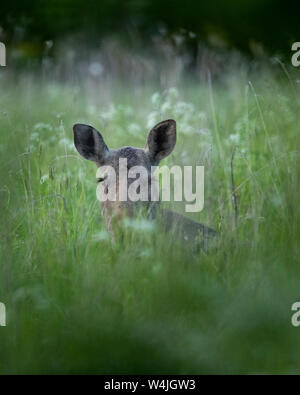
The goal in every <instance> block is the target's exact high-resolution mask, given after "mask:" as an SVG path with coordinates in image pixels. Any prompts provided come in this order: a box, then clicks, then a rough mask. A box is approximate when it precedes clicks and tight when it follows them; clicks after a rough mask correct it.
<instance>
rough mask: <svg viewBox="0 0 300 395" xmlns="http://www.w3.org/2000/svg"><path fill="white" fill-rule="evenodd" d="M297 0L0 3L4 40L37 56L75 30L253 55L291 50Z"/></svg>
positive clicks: (299, 35) (299, 30) (90, 36)
mask: <svg viewBox="0 0 300 395" xmlns="http://www.w3.org/2000/svg"><path fill="white" fill-rule="evenodd" d="M299 16H300V4H299V1H296V0H290V1H288V2H287V1H286V0H243V1H241V0H211V1H206V2H203V1H194V0H185V1H183V0H164V1H162V0H129V1H119V0H102V1H95V0H48V1H47V2H46V1H41V0H24V1H17V0H11V1H4V2H2V4H1V15H0V40H2V41H4V42H5V43H6V44H7V45H9V44H11V45H15V46H18V45H19V46H22V48H23V50H24V51H25V52H27V55H30V56H39V55H41V54H42V52H43V49H44V43H45V42H47V41H49V40H51V41H53V42H54V43H55V41H56V40H58V39H63V38H64V37H66V36H68V35H70V34H72V33H74V32H76V33H77V34H79V33H80V34H81V35H82V37H84V39H85V40H87V41H89V42H90V44H93V42H95V41H94V40H96V39H98V38H99V37H102V38H103V37H105V36H106V35H110V36H112V35H115V36H117V37H118V38H119V39H120V40H122V41H124V42H126V43H127V44H128V45H134V46H144V45H145V44H146V45H151V42H152V39H153V35H154V34H156V33H157V32H160V33H163V34H167V35H172V34H174V33H177V32H180V33H181V34H183V35H186V38H187V43H188V44H187V46H188V47H189V48H190V52H191V53H193V52H197V43H198V42H199V41H201V42H202V43H205V44H207V45H209V46H212V47H222V48H226V49H228V48H229V49H230V48H236V49H238V50H240V51H241V52H243V53H245V54H248V55H249V56H253V55H254V56H256V55H260V54H267V55H274V54H276V55H282V56H284V55H287V54H289V53H290V48H291V44H292V43H293V42H294V41H297V40H299V39H300V24H299Z"/></svg>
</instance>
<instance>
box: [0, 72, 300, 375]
mask: <svg viewBox="0 0 300 395" xmlns="http://www.w3.org/2000/svg"><path fill="white" fill-rule="evenodd" d="M1 72H2V70H1ZM6 73H8V72H6V71H5V72H4V71H3V72H2V75H1V78H0V89H1V95H0V153H1V165H0V174H1V175H0V177H1V184H0V205H1V231H0V235H1V245H0V248H1V249H0V301H1V302H3V303H5V305H6V309H7V326H6V327H1V328H0V373H2V374H3V373H17V374H19V373H46V374H50V373H92V374H93V373H95V374H96V373H97V374H99V373H100V374H101V373H103V374H104V373H106V374H108V373H111V374H117V373H120V374H121V373H124V374H126V373H128V374H129V373H130V374H138V373H140V374H142V373H144V374H150V373H152V374H155V373H156V374H158V373H160V374H167V373H173V374H189V373H190V374H191V373H194V374H201V373H209V374H211V373H225V374H226V373H299V369H300V354H299V348H300V328H295V327H293V326H292V325H291V316H292V312H291V305H292V304H293V303H294V302H297V301H300V276H299V275H300V270H299V269H300V266H299V264H300V261H299V256H300V229H299V224H300V205H299V202H300V190H299V180H300V163H299V161H300V145H299V143H300V122H299V120H300V117H299V114H300V111H299V97H300V96H299V95H300V90H299V85H298V82H297V74H296V71H292V72H291V73H289V72H288V75H286V73H285V72H284V70H280V67H278V65H274V64H269V65H267V66H263V67H261V69H259V70H256V71H255V72H252V73H248V71H247V70H246V69H245V67H240V68H236V69H235V70H234V71H233V70H231V71H226V72H225V73H224V74H223V75H222V76H221V77H219V78H216V79H214V78H211V79H210V78H207V79H205V80H200V79H199V80H198V81H191V80H190V79H185V78H182V79H179V80H178V81H177V82H176V84H175V85H173V86H167V84H166V86H163V84H159V83H157V82H153V83H149V84H146V83H140V84H130V83H128V84H126V83H124V81H123V82H122V83H118V81H110V80H107V81H103V82H101V81H85V80H84V79H82V80H78V81H77V80H74V81H73V82H72V83H71V82H62V81H60V80H58V79H51V78H47V76H46V75H44V76H35V75H34V74H33V73H31V74H30V75H26V74H24V75H20V76H19V78H12V76H11V75H9V74H6ZM167 118H173V119H175V120H176V121H177V136H178V138H177V145H176V148H175V150H174V151H173V153H172V154H171V155H170V156H169V157H168V158H167V159H165V160H164V161H163V162H162V163H161V164H168V165H172V164H178V165H197V164H198V165H204V166H205V206H204V210H203V211H202V212H200V213H194V214H193V213H188V214H185V215H187V216H189V217H190V218H193V219H195V220H198V221H200V222H202V223H204V224H206V225H209V226H211V227H213V228H214V229H216V230H218V231H219V233H220V238H219V241H218V245H217V247H216V248H214V249H212V250H210V251H209V252H204V251H202V252H201V251H199V252H197V253H195V252H193V251H191V250H190V248H189V247H188V246H185V245H184V244H182V245H180V244H179V243H178V242H177V241H176V242H175V241H174V240H172V238H171V237H169V235H168V234H167V233H163V232H161V231H158V230H157V228H156V225H155V223H152V222H148V221H147V220H146V219H139V218H137V219H135V220H133V221H129V222H128V221H127V222H125V223H124V224H123V225H121V226H123V229H122V237H120V238H118V239H117V242H116V243H112V241H111V239H110V237H109V235H108V233H107V232H106V229H105V224H104V221H103V219H102V215H101V210H100V203H99V202H98V201H97V199H96V186H97V184H96V167H95V166H94V164H93V163H92V162H88V161H84V160H83V159H82V158H81V157H80V156H79V154H78V153H77V151H76V150H75V148H74V145H73V133H72V125H73V124H74V123H76V122H82V123H88V124H91V125H93V126H94V127H95V128H97V129H98V130H99V131H100V132H101V133H102V135H103V137H104V139H105V141H106V143H107V145H108V146H109V147H110V148H118V147H120V146H124V145H133V146H138V147H143V146H144V144H145V141H146V137H147V134H148V132H149V130H150V129H151V128H152V127H153V126H154V125H155V123H156V122H159V121H161V120H164V119H167ZM231 165H232V166H231ZM232 174H233V176H234V185H232ZM233 190H234V194H235V201H234V199H233ZM235 202H236V204H237V206H238V207H237V208H238V212H237V211H236V209H235V205H234V203H235ZM165 205H166V206H168V207H172V209H174V210H176V211H178V212H181V213H184V202H183V203H175V202H174V203H170V204H167V203H165ZM236 215H237V218H236ZM236 219H237V220H236Z"/></svg>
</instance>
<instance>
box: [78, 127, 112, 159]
mask: <svg viewBox="0 0 300 395" xmlns="http://www.w3.org/2000/svg"><path fill="white" fill-rule="evenodd" d="M73 132H74V144H75V147H76V149H77V151H78V152H79V153H80V155H82V156H83V157H84V158H85V159H88V160H92V161H93V162H98V163H103V162H104V159H105V157H106V155H107V154H108V148H107V145H106V144H105V142H104V140H103V137H102V136H101V134H100V133H99V132H98V131H97V130H96V129H94V128H93V127H92V126H89V125H83V124H81V123H77V124H75V125H74V126H73Z"/></svg>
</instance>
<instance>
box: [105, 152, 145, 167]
mask: <svg viewBox="0 0 300 395" xmlns="http://www.w3.org/2000/svg"><path fill="white" fill-rule="evenodd" d="M119 159H126V160H127V168H128V169H130V168H131V167H133V166H144V167H145V168H147V169H149V170H150V168H151V163H150V160H149V157H148V155H147V154H146V153H145V151H144V150H143V149H141V148H135V147H121V148H119V149H112V150H110V151H109V153H108V155H107V157H106V160H105V165H110V166H112V167H114V168H116V169H117V168H118V166H119Z"/></svg>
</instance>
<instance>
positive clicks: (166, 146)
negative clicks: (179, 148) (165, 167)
mask: <svg viewBox="0 0 300 395" xmlns="http://www.w3.org/2000/svg"><path fill="white" fill-rule="evenodd" d="M175 144H176V122H175V121H174V120H173V119H168V120H166V121H162V122H160V123H158V124H157V125H155V126H154V128H153V129H151V131H150V133H149V136H148V140H147V144H146V147H145V152H146V153H147V154H148V155H149V157H150V160H151V162H152V163H155V164H158V163H159V161H160V160H162V159H164V158H165V157H166V156H168V155H170V153H171V152H172V151H173V149H174V147H175Z"/></svg>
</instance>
